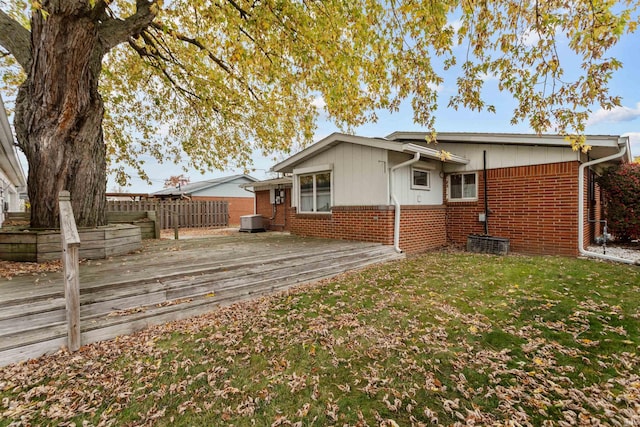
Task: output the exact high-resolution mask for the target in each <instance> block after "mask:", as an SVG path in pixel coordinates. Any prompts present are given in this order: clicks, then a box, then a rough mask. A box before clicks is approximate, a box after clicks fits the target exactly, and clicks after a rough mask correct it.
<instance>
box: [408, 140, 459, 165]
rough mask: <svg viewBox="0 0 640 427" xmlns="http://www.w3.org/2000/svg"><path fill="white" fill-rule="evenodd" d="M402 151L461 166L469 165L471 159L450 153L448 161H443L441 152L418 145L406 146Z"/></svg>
mask: <svg viewBox="0 0 640 427" xmlns="http://www.w3.org/2000/svg"><path fill="white" fill-rule="evenodd" d="M402 151H404V152H405V153H420V156H421V157H422V156H424V157H427V158H429V159H434V160H440V161H443V162H448V163H457V164H460V165H466V164H468V163H469V159H465V158H464V157H461V156H458V155H456V154H451V153H449V155H448V156H447V158H446V159H443V158H442V154H441V152H440V150H436V149H434V148H428V147H423V146H421V145H416V144H404V145H403V146H402Z"/></svg>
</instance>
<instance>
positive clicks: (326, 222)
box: [290, 206, 447, 253]
mask: <svg viewBox="0 0 640 427" xmlns="http://www.w3.org/2000/svg"><path fill="white" fill-rule="evenodd" d="M445 213H446V209H445V207H444V206H402V208H401V210H400V215H401V217H400V248H401V249H402V250H403V251H404V252H407V253H417V252H424V251H427V250H429V249H434V248H438V247H441V246H444V245H445V244H446V243H447V240H446V232H445V223H446V221H445ZM394 219H395V208H394V206H335V207H334V208H333V209H332V211H331V214H295V212H293V213H292V216H291V220H290V223H291V232H292V233H294V234H297V235H300V236H310V237H324V238H331V239H345V240H359V241H365V242H377V243H382V244H384V245H393V227H394Z"/></svg>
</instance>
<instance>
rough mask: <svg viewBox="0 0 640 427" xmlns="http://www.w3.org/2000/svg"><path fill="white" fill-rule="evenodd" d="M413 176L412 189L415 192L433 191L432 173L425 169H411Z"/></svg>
mask: <svg viewBox="0 0 640 427" xmlns="http://www.w3.org/2000/svg"><path fill="white" fill-rule="evenodd" d="M411 174H412V175H413V177H412V180H411V188H413V189H414V190H430V189H431V172H429V171H428V170H425V169H419V168H411Z"/></svg>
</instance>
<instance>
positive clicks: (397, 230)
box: [389, 152, 420, 253]
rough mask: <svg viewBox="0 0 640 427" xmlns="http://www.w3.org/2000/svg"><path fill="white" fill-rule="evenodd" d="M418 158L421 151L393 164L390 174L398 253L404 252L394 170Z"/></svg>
mask: <svg viewBox="0 0 640 427" xmlns="http://www.w3.org/2000/svg"><path fill="white" fill-rule="evenodd" d="M418 160H420V153H418V152H415V153H413V158H412V159H410V160H407V161H406V162H402V163H400V164H399V165H395V166H393V167H392V168H391V173H390V174H389V175H390V176H389V179H390V180H391V201H392V202H393V204H394V206H395V217H394V223H393V248H394V249H395V250H396V252H398V253H402V249H400V202H398V199H397V198H396V195H395V193H394V191H395V186H394V182H393V172H395V170H396V169H400V168H403V167H405V166H409V165H411V164H413V163H416V162H417V161H418Z"/></svg>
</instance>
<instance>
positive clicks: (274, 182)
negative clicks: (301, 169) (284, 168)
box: [240, 176, 293, 191]
mask: <svg viewBox="0 0 640 427" xmlns="http://www.w3.org/2000/svg"><path fill="white" fill-rule="evenodd" d="M292 185H293V179H292V178H291V177H290V176H284V177H281V178H273V179H265V180H264V181H256V182H248V183H246V184H240V187H241V188H244V189H247V188H253V190H254V191H256V190H270V189H272V188H282V187H291V186H292Z"/></svg>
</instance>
